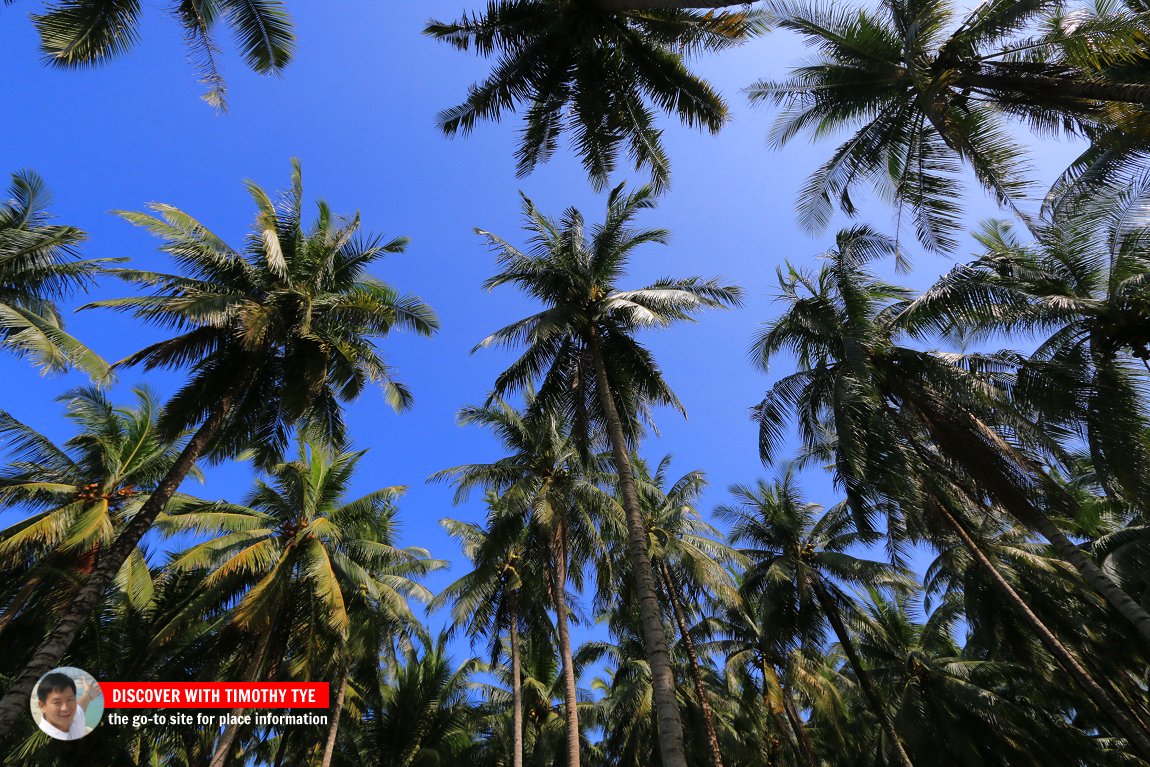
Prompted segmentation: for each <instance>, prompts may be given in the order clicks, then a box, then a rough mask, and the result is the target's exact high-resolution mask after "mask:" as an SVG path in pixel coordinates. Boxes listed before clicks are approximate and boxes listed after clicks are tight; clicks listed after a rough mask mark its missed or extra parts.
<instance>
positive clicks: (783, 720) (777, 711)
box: [759, 655, 814, 767]
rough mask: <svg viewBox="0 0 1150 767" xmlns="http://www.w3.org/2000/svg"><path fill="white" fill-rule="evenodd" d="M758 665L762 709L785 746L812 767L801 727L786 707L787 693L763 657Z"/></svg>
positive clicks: (808, 766)
mask: <svg viewBox="0 0 1150 767" xmlns="http://www.w3.org/2000/svg"><path fill="white" fill-rule="evenodd" d="M759 664H760V666H761V668H760V669H759V670H760V671H761V672H762V674H763V708H765V709H766V710H767V711H768V712H769V713H770V715H771V716H773V717H774V718H775V723H776V724H777V725H778V727H779V735H780V737H783V738H786V739H787V745H788V746H789V747H790V749H791V750H792V751H794V753H795V755H796V757H798V758H799V759H803V760H804V761H805V762H806V764H807V767H814V763H813V757H812V756H811V755H810V754H809V751H808V749H806V748H804V746H803V739H804V737H805V733H803V731H802V725H801V723H800V722H798V721H797V719H798V717H797V715H796V716H792V714H791V707H790V706H788V705H787V697H788V696H787V691H786V690H785V689H784V688H783V683H782V681H781V680H780V679H779V677H778V675H777V674H776V673H775V670H774V669H773V668H772V667H771V664H770V662H769V661H768V660H767V659H766V657H765V656H762V655H760V657H759ZM772 692H774V693H775V695H776V696H777V698H778V703H775V702H774V701H773V700H772V698H771V693H772Z"/></svg>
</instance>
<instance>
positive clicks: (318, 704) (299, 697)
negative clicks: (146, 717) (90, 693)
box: [100, 682, 328, 708]
mask: <svg viewBox="0 0 1150 767" xmlns="http://www.w3.org/2000/svg"><path fill="white" fill-rule="evenodd" d="M100 689H101V690H103V691H104V707H105V708H327V707H328V683H327V682H100Z"/></svg>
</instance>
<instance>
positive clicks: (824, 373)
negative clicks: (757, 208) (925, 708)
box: [755, 227, 1150, 752]
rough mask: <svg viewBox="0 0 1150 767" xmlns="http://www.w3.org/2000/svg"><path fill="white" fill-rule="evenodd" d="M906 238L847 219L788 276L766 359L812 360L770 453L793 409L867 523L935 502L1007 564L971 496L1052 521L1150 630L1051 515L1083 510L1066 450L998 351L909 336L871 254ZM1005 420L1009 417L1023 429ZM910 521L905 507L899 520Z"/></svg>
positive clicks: (1129, 731)
mask: <svg viewBox="0 0 1150 767" xmlns="http://www.w3.org/2000/svg"><path fill="white" fill-rule="evenodd" d="M893 251H894V244H893V243H892V242H891V241H890V240H889V239H887V238H884V237H881V236H879V235H876V234H875V233H874V232H872V231H870V230H869V229H867V228H865V227H863V228H858V229H852V230H847V231H844V232H841V233H840V234H839V236H838V239H837V246H836V248H835V249H834V250H832V251H831V252H829V253H828V254H827V256H826V259H827V262H826V264H825V265H824V266H823V268H822V269H821V270H820V271H819V273H818V275H817V276H810V275H805V274H803V273H800V272H797V271H795V270H793V269H792V271H791V273H790V274H789V275H787V276H785V277H783V278H782V282H783V289H784V295H785V296H786V299H787V301H788V303H789V307H788V309H787V310H786V311H785V312H784V314H783V316H781V317H780V318H779V319H777V320H775V321H774V322H772V323H771V324H770V325H769V326H768V327H767V328H766V329H765V330H764V331H763V332H762V334H761V335H760V336H759V338H758V340H757V342H756V345H755V354H756V356H757V358H758V359H759V360H760V361H761V362H762V363H763V364H764V365H765V364H766V362H767V361H768V360H770V359H771V358H772V357H773V356H774V355H775V354H777V353H778V352H779V351H781V350H783V349H788V350H790V351H792V352H793V353H795V354H796V356H797V357H798V360H799V370H798V372H796V373H793V374H791V375H788V376H785V377H784V378H782V379H781V380H779V381H778V382H776V383H775V384H774V385H773V386H772V388H771V389H770V391H768V393H767V396H766V397H765V398H764V400H763V401H762V403H761V404H760V405H759V406H758V409H757V412H756V415H757V418H758V419H759V422H760V449H761V451H762V454H763V456H764V458H769V457H770V456H771V455H773V453H774V451H775V450H776V448H777V446H778V444H779V441H780V440H781V438H782V436H783V433H784V432H783V428H784V426H785V425H786V423H787V420H788V418H789V414H790V413H791V412H794V413H795V414H796V416H797V418H798V423H799V429H800V433H801V434H802V437H803V441H804V443H805V444H806V450H807V451H808V452H809V453H810V454H812V455H814V456H816V457H826V458H829V459H830V460H832V461H833V464H834V469H835V474H836V479H837V481H838V482H840V483H841V484H842V486H843V488H844V489H845V491H846V494H847V503H848V507H849V508H850V509H851V510H852V513H853V514H854V515H855V516H856V521H857V522H858V523H859V524H860V525H861V526H862V529H863V530H864V531H865V530H868V529H870V528H869V526H870V525H871V524H872V523H873V519H872V517H873V515H874V514H875V513H877V512H879V511H881V510H883V509H888V510H890V509H895V510H899V511H900V513H901V514H902V515H904V516H913V515H916V514H924V515H927V516H930V517H932V518H934V519H937V520H938V521H939V524H940V525H945V526H946V528H947V530H948V534H949V535H957V536H958V537H959V538H960V539H962V540H963V542H964V543H965V544H966V545H967V546H968V548H969V549H970V551H971V554H972V556H974V557H975V558H976V560H977V561H979V563H980V565H981V566H983V567H985V568H986V569H987V572H988V573H989V574H991V575H992V577H994V575H993V574H994V573H995V569H994V566H993V563H991V562H990V561H989V560H988V559H987V558H986V557H985V556H983V555H982V554H981V553H980V552H979V550H978V548H977V545H976V543H975V542H974V541H973V540H971V539H969V537H968V536H966V535H965V532H966V531H965V529H964V528H963V526H962V522H961V518H962V517H963V516H965V515H968V514H969V513H970V511H971V510H976V511H977V512H978V513H982V514H998V513H1005V514H1009V515H1010V516H1011V517H1012V518H1014V519H1015V520H1016V521H1018V523H1019V524H1022V525H1024V526H1026V527H1027V528H1029V529H1034V530H1037V531H1038V532H1040V533H1041V534H1042V535H1043V536H1044V537H1045V538H1046V539H1047V540H1048V541H1050V543H1051V544H1052V545H1053V546H1054V547H1055V549H1056V550H1057V551H1058V553H1059V555H1060V556H1061V557H1062V558H1063V559H1065V560H1066V561H1068V562H1070V563H1071V564H1072V565H1073V566H1074V567H1075V569H1077V570H1078V572H1079V573H1080V575H1081V576H1082V578H1083V581H1084V582H1086V583H1088V584H1089V585H1090V586H1091V587H1092V588H1094V589H1095V590H1097V591H1098V593H1100V594H1101V595H1102V596H1104V597H1105V598H1106V600H1107V601H1108V602H1110V604H1111V605H1113V606H1114V607H1115V608H1116V609H1118V610H1119V612H1120V613H1121V614H1122V615H1124V616H1125V617H1126V618H1127V619H1129V620H1130V621H1131V622H1132V623H1133V624H1134V625H1135V626H1136V627H1139V628H1140V629H1141V630H1142V631H1143V633H1144V634H1145V627H1150V623H1148V622H1147V620H1146V619H1145V618H1143V617H1142V616H1143V615H1144V614H1145V611H1144V610H1143V609H1142V608H1141V607H1140V606H1139V605H1138V604H1137V603H1135V602H1134V601H1133V600H1132V599H1131V598H1130V597H1129V595H1128V594H1126V593H1125V592H1124V591H1122V590H1121V589H1120V588H1119V587H1118V586H1117V585H1116V584H1115V583H1114V582H1113V580H1112V579H1111V578H1110V577H1109V576H1107V575H1106V574H1105V573H1103V572H1102V571H1101V570H1100V569H1099V568H1098V566H1097V564H1096V563H1094V562H1093V561H1092V560H1090V559H1089V557H1087V556H1086V554H1085V553H1084V552H1083V551H1082V550H1081V549H1080V548H1079V547H1077V546H1076V545H1075V544H1074V543H1073V542H1071V540H1070V539H1069V538H1068V537H1067V535H1066V534H1065V533H1064V532H1063V531H1062V530H1061V529H1060V528H1059V527H1058V526H1057V525H1056V524H1055V523H1054V521H1053V520H1052V517H1051V515H1052V513H1056V514H1060V515H1061V514H1063V513H1066V512H1069V516H1073V512H1074V510H1073V509H1069V508H1067V505H1066V504H1067V501H1068V498H1069V496H1068V494H1066V493H1065V492H1064V491H1062V489H1061V488H1060V487H1059V488H1053V487H1052V483H1053V481H1054V480H1053V478H1052V477H1051V476H1050V475H1049V473H1048V472H1047V471H1046V470H1045V468H1044V465H1043V464H1042V463H1040V461H1039V458H1040V457H1041V458H1045V457H1047V456H1056V455H1057V453H1058V446H1057V444H1053V443H1052V440H1050V439H1049V437H1048V435H1047V434H1046V433H1045V432H1044V431H1043V430H1042V429H1041V427H1036V426H1035V424H1034V422H1033V419H1032V418H1030V417H1029V412H1028V411H1026V410H1025V408H1020V407H1019V405H1018V403H1015V402H1013V401H1011V400H1010V399H1008V398H1007V397H1006V396H1004V393H1003V390H1002V389H1001V388H1000V387H999V386H998V385H997V384H996V382H995V380H994V375H993V373H994V365H995V360H993V359H988V358H985V357H979V356H978V355H967V356H951V357H940V356H936V355H933V354H930V353H928V352H923V351H920V350H917V349H912V348H909V347H907V346H902V345H899V341H901V340H903V338H905V335H904V334H906V332H907V331H906V330H905V328H904V327H903V326H902V325H901V324H900V323H901V322H902V320H903V319H904V318H905V317H906V316H908V315H906V314H905V313H903V311H902V310H903V309H905V308H906V305H907V301H908V299H909V298H910V295H909V293H908V292H907V291H905V290H903V289H901V288H898V287H896V286H892V285H889V284H887V283H885V282H882V281H880V280H878V279H876V278H874V277H873V276H872V275H870V274H869V273H868V272H867V271H866V270H865V264H866V263H867V262H868V261H869V260H872V259H873V258H875V257H876V256H879V255H890V254H891V253H892V252H893ZM996 429H1008V430H1009V431H1010V434H1011V437H1012V439H1011V441H1009V442H1008V441H1007V440H1006V439H1004V438H1003V437H1002V436H1001V434H1000V433H999V431H997V430H996ZM1071 500H1072V499H1071ZM905 527H906V523H905V522H903V521H900V520H895V521H894V522H893V523H892V525H891V526H890V529H891V530H899V529H904V528H905ZM995 582H996V584H998V587H999V588H1000V589H1001V590H1002V593H1003V594H1004V595H1006V596H1007V598H1008V599H1010V601H1011V603H1012V604H1013V605H1014V606H1015V607H1016V608H1017V609H1018V610H1019V611H1020V613H1022V614H1024V615H1027V619H1028V620H1029V621H1030V623H1031V625H1032V626H1033V627H1034V629H1035V631H1036V634H1037V635H1038V636H1039V637H1041V638H1042V641H1043V643H1044V644H1045V645H1046V646H1047V648H1048V649H1049V650H1050V651H1051V652H1052V654H1054V655H1055V656H1056V657H1058V658H1059V661H1060V663H1061V664H1062V665H1063V667H1064V668H1065V669H1066V670H1067V672H1068V673H1070V674H1072V676H1073V678H1074V679H1075V680H1076V681H1078V682H1079V683H1080V684H1081V685H1082V686H1083V688H1084V689H1085V690H1086V691H1087V692H1089V693H1090V695H1091V698H1092V700H1093V701H1094V702H1095V703H1096V705H1098V706H1099V707H1100V708H1102V709H1103V710H1106V711H1107V713H1108V714H1109V715H1110V716H1111V717H1112V719H1113V720H1114V721H1115V723H1116V724H1118V726H1119V727H1120V728H1121V729H1122V732H1123V734H1124V735H1125V736H1126V737H1127V738H1129V739H1130V740H1131V742H1132V743H1135V744H1137V747H1138V748H1139V751H1140V752H1148V751H1147V750H1148V749H1150V741H1148V740H1147V738H1146V733H1145V732H1144V731H1143V728H1141V727H1139V726H1137V724H1136V723H1134V722H1132V721H1130V720H1129V717H1128V716H1126V715H1125V714H1124V713H1123V712H1122V711H1121V709H1120V708H1118V707H1115V706H1113V705H1110V704H1109V703H1108V702H1107V700H1106V698H1107V696H1106V695H1105V694H1104V693H1103V692H1102V691H1101V690H1099V689H1098V687H1097V685H1092V684H1091V682H1090V679H1089V675H1088V674H1085V673H1084V672H1082V670H1081V668H1080V667H1079V666H1078V664H1077V663H1076V662H1075V660H1074V658H1073V656H1072V655H1071V654H1070V653H1068V652H1065V648H1060V643H1059V642H1057V640H1056V639H1055V638H1054V637H1053V636H1052V635H1050V633H1049V631H1048V630H1045V629H1044V628H1043V626H1042V624H1041V622H1040V621H1038V620H1036V619H1032V618H1031V617H1030V615H1032V614H1028V613H1029V610H1027V609H1026V606H1025V604H1024V603H1023V602H1022V601H1021V600H1020V599H1018V598H1017V594H1014V596H1013V597H1012V596H1010V595H1011V594H1012V593H1013V592H1012V589H1011V587H1010V585H1009V583H1008V582H1006V581H1005V579H1002V578H1000V577H995Z"/></svg>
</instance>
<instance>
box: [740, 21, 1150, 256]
mask: <svg viewBox="0 0 1150 767" xmlns="http://www.w3.org/2000/svg"><path fill="white" fill-rule="evenodd" d="M770 5H771V8H772V10H773V11H774V21H775V23H776V24H777V25H778V26H779V27H781V28H784V29H790V30H793V31H795V32H797V33H798V34H799V35H801V36H802V37H804V38H805V39H806V41H807V42H808V44H809V45H811V46H812V47H813V48H815V50H816V51H817V57H816V58H815V59H814V60H813V61H811V62H809V63H807V64H805V65H804V66H802V67H799V68H797V69H795V70H793V72H792V74H791V76H790V78H789V79H786V80H782V81H767V80H764V81H761V82H759V83H756V84H755V85H753V86H752V87H751V88H750V91H749V92H750V96H751V98H752V100H764V101H770V102H773V103H777V104H782V105H783V106H784V107H785V111H784V113H783V115H782V116H781V117H780V118H779V120H778V122H777V123H776V125H775V128H774V130H773V133H772V142H773V143H775V144H785V143H786V142H788V141H789V140H790V139H792V138H793V137H794V136H795V135H797V134H799V133H801V132H809V133H811V134H812V135H814V136H816V137H817V136H823V135H825V134H828V133H832V132H835V131H837V130H839V129H842V128H848V129H851V130H854V133H853V135H852V136H851V137H850V138H849V139H848V140H847V141H845V142H844V143H842V144H840V145H839V147H838V148H837V149H836V150H835V152H834V154H833V156H832V157H831V159H830V160H828V161H827V162H826V163H825V164H823V166H822V167H820V168H819V169H818V170H817V171H816V172H815V173H814V174H813V175H812V176H811V178H810V180H809V181H808V182H807V185H806V186H805V187H804V189H803V192H802V197H801V200H800V202H799V210H800V218H801V219H802V221H803V223H804V224H805V225H807V226H809V227H812V228H816V229H821V228H823V227H825V226H826V224H827V223H828V221H829V219H830V216H831V213H832V211H833V207H834V206H835V205H836V204H837V205H838V206H839V207H841V208H842V209H843V210H844V211H847V212H848V213H853V212H854V211H855V198H856V197H857V195H858V191H857V187H858V185H859V183H860V182H864V181H871V182H872V183H873V184H874V186H875V187H876V189H878V190H879V192H880V193H881V194H882V195H883V196H886V197H889V198H891V199H893V200H894V201H895V202H896V203H898V204H899V205H906V206H907V207H909V208H910V215H911V217H912V219H913V225H914V229H915V231H916V234H917V236H918V238H919V240H920V241H921V242H922V243H923V244H924V245H925V246H926V247H928V248H931V249H934V250H941V251H946V250H950V249H952V248H953V247H954V246H955V244H956V241H955V234H956V231H957V229H958V228H959V226H960V224H961V219H960V212H961V210H960V202H959V200H958V199H956V196H955V195H954V194H953V189H954V187H955V185H956V184H957V183H958V181H959V179H958V177H957V174H958V171H959V170H960V167H961V166H962V165H963V164H965V165H966V166H968V167H969V168H970V169H971V170H973V171H974V174H975V176H977V178H978V180H979V182H980V183H981V184H982V185H983V186H984V187H985V188H986V189H987V190H988V191H990V192H991V193H992V194H993V195H994V197H995V198H996V199H997V200H998V201H999V203H1001V204H1003V205H1007V206H1010V207H1012V208H1015V209H1017V207H1018V205H1019V204H1020V203H1022V202H1023V201H1024V199H1025V197H1026V195H1027V194H1028V193H1031V192H1033V191H1034V187H1033V183H1032V180H1031V178H1030V176H1029V173H1028V170H1029V169H1028V163H1027V160H1026V157H1025V153H1024V150H1023V145H1022V144H1021V143H1020V142H1019V140H1018V139H1017V138H1016V137H1015V136H1014V135H1013V134H1012V132H1011V129H1010V126H1009V125H1008V123H1007V122H1006V120H1005V118H1008V117H1014V118H1017V119H1019V120H1021V121H1023V122H1024V123H1026V124H1028V125H1029V126H1030V127H1032V128H1034V129H1036V130H1038V131H1042V132H1054V133H1060V132H1064V131H1065V132H1070V133H1073V134H1077V135H1082V136H1086V137H1089V138H1101V137H1102V136H1103V135H1104V134H1106V133H1107V132H1108V131H1119V132H1121V133H1124V134H1129V133H1131V132H1134V133H1136V134H1137V135H1144V134H1145V131H1146V128H1147V109H1148V108H1150V81H1148V80H1147V76H1148V74H1150V69H1148V67H1147V61H1148V60H1147V58H1146V55H1145V44H1144V40H1145V36H1146V33H1147V29H1148V27H1147V23H1148V22H1147V18H1146V16H1145V13H1144V9H1143V11H1138V10H1135V9H1131V8H1125V7H1123V6H1121V5H1120V4H1119V3H1105V4H1099V5H1098V6H1097V7H1096V8H1095V9H1091V10H1088V9H1087V8H1076V9H1074V10H1073V12H1071V11H1070V10H1066V9H1063V8H1062V4H1059V3H1047V2H1029V1H1028V2H1019V1H1018V0H989V2H984V3H979V4H977V6H976V7H974V8H973V10H970V11H969V12H966V13H965V15H963V13H962V12H961V11H960V4H957V3H951V2H948V1H947V0H888V1H887V2H882V3H878V4H877V6H875V7H870V6H868V7H860V6H843V5H841V4H831V3H824V2H818V1H817V0H812V1H810V2H806V1H796V2H788V1H787V0H780V2H775V3H771V4H770ZM1118 126H1120V128H1119V127H1118Z"/></svg>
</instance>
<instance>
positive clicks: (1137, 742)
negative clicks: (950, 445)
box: [932, 503, 1150, 760]
mask: <svg viewBox="0 0 1150 767" xmlns="http://www.w3.org/2000/svg"><path fill="white" fill-rule="evenodd" d="M932 509H933V510H934V511H935V512H936V513H937V514H938V516H939V517H940V518H941V519H942V520H943V521H944V522H945V523H946V525H947V527H949V528H950V529H951V530H953V531H954V533H955V534H956V535H958V537H959V538H960V539H961V540H962V543H963V546H964V547H965V548H966V550H967V551H968V552H970V555H971V556H972V557H973V558H974V560H975V561H976V562H978V564H979V565H980V566H981V567H982V569H983V570H984V571H985V572H986V574H987V575H988V576H990V579H991V582H992V583H994V585H995V587H996V588H997V589H998V591H999V593H1000V594H1002V596H1003V597H1004V598H1005V599H1006V601H1007V603H1008V604H1009V605H1010V606H1011V608H1012V609H1013V610H1015V611H1016V612H1017V613H1018V615H1019V616H1020V617H1021V618H1022V619H1023V620H1024V621H1025V622H1026V623H1027V624H1028V625H1029V626H1030V627H1031V629H1032V630H1033V631H1034V633H1035V635H1036V636H1037V637H1038V639H1039V641H1040V642H1042V645H1043V647H1045V648H1046V649H1047V651H1048V652H1050V654H1051V655H1053V656H1054V659H1055V660H1056V661H1057V662H1058V665H1060V666H1061V667H1062V669H1063V670H1064V671H1066V673H1067V674H1069V675H1070V677H1071V678H1072V679H1073V680H1074V682H1075V683H1076V684H1077V685H1078V686H1079V687H1081V688H1082V691H1083V692H1085V693H1086V694H1087V696H1088V697H1089V698H1090V700H1091V701H1092V702H1093V703H1094V705H1095V706H1097V707H1098V708H1099V709H1100V710H1102V711H1104V712H1105V713H1106V715H1107V716H1109V717H1110V719H1111V720H1112V721H1113V722H1114V724H1115V725H1117V727H1118V731H1119V732H1121V733H1122V735H1123V736H1124V737H1125V738H1126V739H1127V740H1128V741H1129V742H1130V744H1131V745H1132V746H1133V747H1134V749H1135V750H1136V751H1137V752H1138V753H1139V754H1140V755H1141V756H1142V758H1143V759H1147V760H1150V736H1148V735H1147V733H1146V731H1145V730H1144V729H1143V728H1142V727H1140V726H1139V725H1138V724H1137V723H1136V722H1135V721H1134V720H1133V719H1131V718H1130V717H1129V716H1128V715H1127V714H1126V712H1125V711H1124V710H1123V709H1122V706H1121V705H1120V704H1119V703H1118V702H1117V701H1115V700H1114V699H1113V697H1112V696H1111V695H1110V694H1109V693H1107V692H1106V690H1104V689H1103V688H1102V686H1101V685H1099V684H1098V683H1097V682H1095V681H1094V677H1092V676H1091V675H1090V672H1088V671H1087V670H1086V669H1085V668H1083V667H1082V665H1081V664H1080V663H1079V662H1078V659H1077V658H1075V657H1074V655H1073V654H1072V653H1071V652H1070V650H1069V649H1067V648H1066V646H1065V645H1064V644H1062V642H1060V641H1059V640H1058V637H1056V636H1054V634H1053V632H1051V631H1050V629H1049V628H1047V626H1046V624H1045V623H1043V622H1042V619H1041V618H1039V617H1038V615H1036V614H1035V613H1034V611H1033V610H1031V609H1030V606H1029V605H1027V604H1026V601H1025V600H1023V599H1022V597H1021V596H1019V594H1018V592H1017V591H1015V590H1014V587H1013V586H1012V585H1010V582H1009V581H1008V580H1006V577H1005V576H1003V574H1002V572H1001V571H1000V570H999V569H998V567H997V566H995V564H994V562H992V561H991V560H990V558H989V557H988V556H986V554H985V553H983V551H982V549H981V548H980V547H979V545H978V543H977V542H976V541H975V540H974V539H973V538H972V537H971V536H970V533H968V532H967V531H966V528H965V527H963V525H962V523H961V522H959V521H958V520H957V519H955V517H954V515H953V514H951V513H950V510H949V509H947V508H946V505H945V504H942V503H934V504H932Z"/></svg>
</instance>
